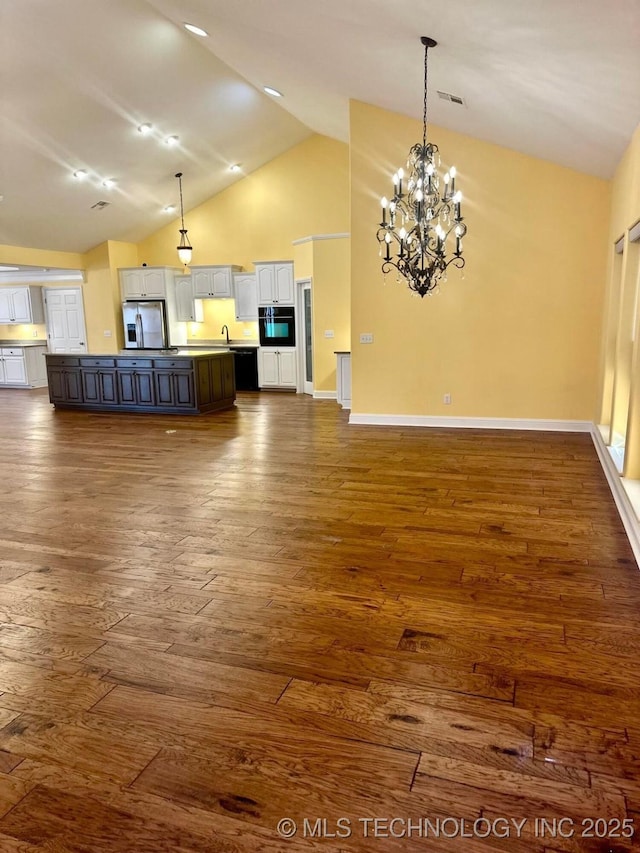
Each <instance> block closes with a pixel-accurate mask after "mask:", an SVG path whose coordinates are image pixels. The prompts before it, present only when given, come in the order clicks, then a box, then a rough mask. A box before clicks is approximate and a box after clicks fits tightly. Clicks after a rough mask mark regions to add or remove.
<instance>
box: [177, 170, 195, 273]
mask: <svg viewBox="0 0 640 853" xmlns="http://www.w3.org/2000/svg"><path fill="white" fill-rule="evenodd" d="M175 177H176V178H177V179H178V186H179V187H180V221H181V222H182V228H180V245H179V246H178V247H177V250H178V257H179V258H180V261H181V263H183V264H184V265H185V266H187V264H189V263H190V261H191V256H192V254H193V249H192V247H191V244H190V243H189V238H188V236H187V229H186V228H185V227H184V205H183V203H182V172H176V174H175Z"/></svg>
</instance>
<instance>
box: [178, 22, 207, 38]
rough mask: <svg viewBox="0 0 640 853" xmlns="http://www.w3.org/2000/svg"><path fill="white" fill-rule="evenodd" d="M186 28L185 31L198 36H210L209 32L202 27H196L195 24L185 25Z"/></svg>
mask: <svg viewBox="0 0 640 853" xmlns="http://www.w3.org/2000/svg"><path fill="white" fill-rule="evenodd" d="M184 28H185V30H189V32H190V33H193V34H194V35H196V36H203V37H204V36H208V35H209V33H208V32H206V31H205V30H203V29H201V28H200V27H196V26H195V25H194V24H185V25H184Z"/></svg>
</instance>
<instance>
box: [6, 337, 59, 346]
mask: <svg viewBox="0 0 640 853" xmlns="http://www.w3.org/2000/svg"><path fill="white" fill-rule="evenodd" d="M46 346H48V344H47V341H45V339H44V338H29V340H28V341H24V340H20V339H18V340H16V339H14V340H0V347H46Z"/></svg>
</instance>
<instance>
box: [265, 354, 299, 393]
mask: <svg viewBox="0 0 640 853" xmlns="http://www.w3.org/2000/svg"><path fill="white" fill-rule="evenodd" d="M297 365H298V362H297V353H296V349H295V347H292V348H291V349H271V348H269V347H260V349H259V350H258V381H259V384H260V387H261V388H297V385H298V369H297Z"/></svg>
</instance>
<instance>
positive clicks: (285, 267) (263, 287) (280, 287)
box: [255, 261, 295, 305]
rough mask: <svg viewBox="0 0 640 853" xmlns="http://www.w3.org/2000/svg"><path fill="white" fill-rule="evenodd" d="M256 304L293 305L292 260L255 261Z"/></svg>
mask: <svg viewBox="0 0 640 853" xmlns="http://www.w3.org/2000/svg"><path fill="white" fill-rule="evenodd" d="M255 268H256V282H257V285H258V305H293V304H294V302H295V288H294V280H293V261H269V262H266V261H265V262H264V263H262V262H256V263H255Z"/></svg>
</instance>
